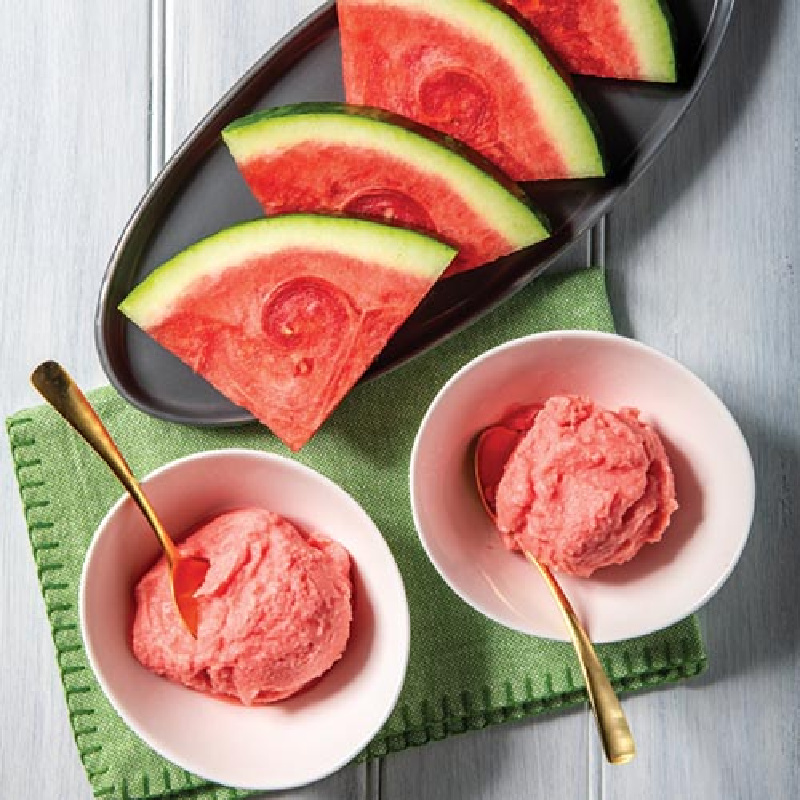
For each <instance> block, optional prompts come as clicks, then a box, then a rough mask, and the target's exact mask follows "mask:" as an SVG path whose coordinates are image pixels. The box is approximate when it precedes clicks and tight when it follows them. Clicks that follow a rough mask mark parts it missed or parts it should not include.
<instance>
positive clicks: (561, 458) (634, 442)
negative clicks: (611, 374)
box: [497, 396, 678, 577]
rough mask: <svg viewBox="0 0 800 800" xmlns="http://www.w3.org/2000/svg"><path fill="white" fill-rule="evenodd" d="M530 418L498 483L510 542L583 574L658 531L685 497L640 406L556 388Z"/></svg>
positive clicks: (625, 554)
mask: <svg viewBox="0 0 800 800" xmlns="http://www.w3.org/2000/svg"><path fill="white" fill-rule="evenodd" d="M530 425H531V426H530V429H529V430H528V431H527V433H526V434H525V435H524V437H523V438H522V439H521V440H520V442H519V444H518V445H517V446H516V448H515V449H514V451H513V453H512V454H511V457H510V458H509V460H508V462H507V464H506V466H505V469H504V471H503V476H502V478H501V480H500V484H499V486H498V488H497V525H498V528H499V529H500V532H501V535H502V536H503V539H504V542H505V543H506V545H507V546H508V547H509V548H510V549H512V550H525V551H527V552H529V553H531V555H533V556H535V557H536V558H537V559H538V560H539V561H541V562H542V563H543V564H547V565H548V566H549V567H551V568H552V569H554V570H556V571H559V572H564V573H567V574H570V575H578V576H583V577H586V576H589V575H591V574H592V573H593V572H594V571H595V570H597V569H600V568H602V567H607V566H610V565H612V564H622V563H625V562H626V561H629V560H630V559H632V558H633V557H634V556H635V555H636V554H637V553H638V552H639V550H641V548H642V547H643V546H644V545H645V544H646V543H648V542H657V541H659V540H660V539H661V537H662V535H663V533H664V531H665V530H666V528H667V525H668V524H669V520H670V516H671V515H672V513H673V512H674V511H675V509H677V507H678V504H677V502H676V500H675V480H674V477H673V473H672V469H671V468H670V465H669V462H668V460H667V454H666V451H665V449H664V445H663V443H662V441H661V439H660V438H659V436H658V434H657V433H656V431H655V430H654V429H653V428H652V427H651V426H650V425H648V424H647V423H645V422H643V421H642V420H641V419H640V418H639V411H638V410H636V409H634V408H622V409H620V410H619V411H616V412H615V411H609V410H607V409H604V408H601V407H599V406H597V405H596V404H595V403H594V402H593V401H591V400H589V399H588V398H585V397H576V396H555V397H551V398H550V399H549V400H547V402H545V403H544V405H543V406H541V408H540V409H539V410H538V411H536V412H535V413H534V414H533V415H532V419H531V422H530Z"/></svg>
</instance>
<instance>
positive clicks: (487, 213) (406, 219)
mask: <svg viewBox="0 0 800 800" xmlns="http://www.w3.org/2000/svg"><path fill="white" fill-rule="evenodd" d="M431 135H433V136H438V138H439V139H440V140H442V141H441V142H439V141H436V140H435V139H434V138H431ZM223 138H224V139H225V142H226V143H227V145H228V148H229V149H230V151H231V154H232V155H233V157H234V159H235V160H236V163H237V165H238V166H239V169H240V170H241V172H242V175H243V176H244V178H245V180H246V181H247V184H248V185H249V186H250V189H251V190H252V191H253V194H254V195H255V196H256V198H257V199H258V201H259V202H260V203H261V205H262V207H263V208H264V211H265V213H266V214H267V215H272V214H282V213H287V212H321V213H342V214H345V215H347V216H352V217H361V218H366V219H374V220H376V221H379V222H388V223H393V224H398V225H401V226H403V227H408V228H412V229H414V230H418V231H422V232H424V233H429V234H431V235H433V236H435V237H436V238H438V239H441V240H442V241H446V242H448V243H449V244H451V245H453V246H454V247H456V248H457V249H458V251H459V252H458V256H457V257H456V259H455V261H453V263H452V264H451V265H450V267H448V269H447V272H446V273H445V275H448V276H449V275H453V274H455V273H456V272H462V271H464V270H468V269H472V268H473V267H478V266H480V265H481V264H485V263H487V262H489V261H494V260H495V259H496V258H499V257H500V256H504V255H506V254H508V253H511V252H513V251H515V250H519V249H520V248H522V247H526V246H527V245H531V244H534V243H536V242H538V241H541V240H542V239H544V238H546V237H547V235H548V232H547V228H545V226H544V224H543V223H542V221H541V220H540V219H539V217H538V216H537V215H536V214H535V213H534V211H533V210H532V209H531V208H530V207H529V206H528V205H527V203H526V201H525V199H524V195H523V194H522V192H521V191H520V190H519V188H518V187H517V186H516V185H515V184H513V183H512V182H511V181H509V180H508V179H504V180H501V179H499V177H498V178H496V177H493V175H491V174H489V172H487V171H486V170H484V169H481V168H480V167H479V166H478V165H476V164H474V163H472V161H470V160H469V159H468V158H467V157H465V155H464V154H462V153H461V152H460V150H461V149H460V148H458V147H456V145H455V143H452V142H451V143H449V144H446V143H445V141H444V140H445V139H446V137H443V136H441V134H435V133H434V132H433V131H430V132H428V133H426V132H424V131H422V130H416V129H414V128H413V127H409V126H408V125H407V124H402V123H401V120H400V118H398V117H397V116H396V115H393V114H388V113H386V112H383V111H378V110H375V109H364V108H356V107H351V106H346V105H343V104H341V103H303V104H299V105H294V106H286V107H282V108H274V109H270V110H269V111H263V112H260V113H257V114H253V115H251V116H249V117H244V118H243V119H240V120H237V121H236V122H234V123H233V124H231V125H230V126H229V127H228V128H226V129H225V131H224V132H223ZM481 161H483V159H481ZM298 176H302V178H301V179H300V180H298Z"/></svg>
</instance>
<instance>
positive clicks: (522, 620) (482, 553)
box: [411, 331, 755, 642]
mask: <svg viewBox="0 0 800 800" xmlns="http://www.w3.org/2000/svg"><path fill="white" fill-rule="evenodd" d="M554 394H583V395H588V396H589V397H591V398H592V399H594V400H595V401H596V402H598V403H599V404H601V405H603V406H606V407H608V408H611V409H616V408H619V407H620V406H625V405H627V406H635V407H636V408H639V409H640V410H641V412H642V419H644V420H645V421H646V422H650V423H651V424H653V425H654V426H655V427H656V429H657V430H658V431H659V433H660V434H661V436H662V438H663V440H664V443H665V446H666V448H667V454H668V456H669V458H670V462H671V464H672V468H673V471H674V473H675V480H676V492H677V499H678V502H679V504H680V509H679V510H678V511H677V512H676V513H675V514H674V515H673V518H672V521H671V523H670V526H669V528H668V530H667V532H666V533H665V534H664V538H663V540H662V541H661V542H660V543H658V544H656V545H646V546H645V548H644V549H643V550H642V551H641V552H640V553H639V554H638V555H637V556H636V558H634V559H633V560H632V561H630V562H628V563H627V564H625V565H622V566H615V567H608V568H606V569H602V570H598V571H597V572H595V573H594V574H593V575H592V577H590V578H575V577H570V576H559V577H560V582H561V584H562V586H563V588H564V590H565V591H566V592H567V594H568V596H569V597H570V599H571V600H572V602H573V605H574V606H575V610H576V611H577V612H578V614H579V616H580V617H581V619H582V620H583V621H584V624H585V625H586V627H587V630H588V633H589V635H590V636H591V637H592V639H593V640H594V641H596V642H608V641H616V640H620V639H626V638H629V637H632V636H638V635H641V634H645V633H649V632H651V631H654V630H657V629H659V628H664V627H666V626H668V625H669V624H671V623H673V622H676V621H677V620H679V619H681V618H683V617H685V616H686V615H688V614H690V613H692V612H693V611H695V610H696V609H697V608H699V607H700V606H701V605H703V604H704V603H705V602H706V601H707V600H708V599H709V598H710V597H711V596H712V595H713V594H714V593H715V592H716V591H717V590H718V589H719V587H720V586H721V585H722V583H723V582H724V581H725V579H726V578H727V577H728V575H729V574H730V572H731V570H732V569H733V567H734V565H735V564H736V562H737V560H738V559H739V556H740V554H741V552H742V548H743V547H744V544H745V541H746V539H747V536H748V533H749V530H750V525H751V522H752V518H753V509H754V501H755V483H754V475H753V464H752V461H751V458H750V454H749V452H748V448H747V445H746V443H745V440H744V438H743V436H742V434H741V432H740V430H739V428H738V426H737V425H736V422H735V421H734V419H733V417H732V416H731V415H730V413H729V412H728V410H727V409H726V408H725V406H724V405H723V404H722V402H721V401H720V400H719V399H718V398H717V397H716V395H715V394H714V393H713V392H712V391H711V390H710V389H709V388H708V387H707V386H706V385H705V384H704V383H703V382H702V381H701V380H700V379H699V378H697V377H696V376H694V375H693V374H692V373H691V372H690V371H689V370H688V369H686V368H685V367H683V366H681V365H680V364H679V363H678V362H676V361H675V360H673V359H671V358H669V357H667V356H665V355H663V354H662V353H659V352H657V351H656V350H653V349H652V348H650V347H646V346H645V345H642V344H639V343H638V342H635V341H633V340H631V339H627V338H624V337H622V336H616V335H613V334H606V333H595V332H587V331H558V332H553V333H544V334H537V335H533V336H528V337H526V338H523V339H518V340H516V341H512V342H509V343H507V344H504V345H502V346H500V347H497V348H495V349H493V350H490V351H489V352H487V353H485V354H483V355H482V356H480V357H479V358H476V359H475V360H474V361H472V362H471V363H469V364H467V365H466V366H465V367H464V368H463V369H461V370H460V371H459V372H458V373H457V374H456V375H454V376H453V377H452V378H451V379H450V380H449V381H448V383H447V384H446V385H445V386H444V387H443V388H442V390H441V391H440V392H439V394H438V395H437V397H436V398H435V400H434V401H433V403H432V405H431V407H430V408H429V410H428V412H427V414H426V416H425V418H424V420H423V422H422V425H421V427H420V429H419V433H418V435H417V438H416V441H415V443H414V448H413V451H412V456H411V499H412V506H413V512H414V520H415V523H416V527H417V530H418V532H419V536H420V539H421V540H422V544H423V546H424V547H425V549H426V551H427V553H428V556H429V557H430V559H431V561H432V562H433V564H434V565H435V566H436V568H437V569H438V571H439V573H440V574H441V576H442V577H443V578H444V580H445V581H446V582H447V583H448V584H449V585H450V587H451V588H452V589H453V591H454V592H456V594H458V595H459V596H460V597H461V598H462V599H464V600H465V601H466V602H467V603H469V604H470V605H472V606H474V607H475V608H476V609H478V610H479V611H481V612H482V613H484V614H486V615H487V616H488V617H491V618H492V619H494V620H496V621H497V622H500V623H502V624H503V625H506V626H508V627H509V628H514V629H516V630H519V631H523V632H526V633H530V634H534V635H538V636H544V637H548V638H552V639H566V638H567V636H566V632H565V629H564V625H563V622H562V620H561V617H560V615H559V612H558V609H557V607H556V605H555V603H554V602H553V600H552V599H551V598H550V596H549V594H548V591H547V589H546V587H545V585H544V583H543V581H542V580H541V579H540V577H539V575H538V573H537V572H536V571H535V570H534V569H533V568H532V567H531V565H530V564H528V562H527V561H526V560H525V559H524V558H523V557H521V556H520V555H518V554H514V553H511V552H509V551H508V550H506V549H505V547H504V546H503V544H502V543H501V541H500V538H499V536H498V534H497V531H496V530H495V528H494V526H493V523H492V522H491V521H490V520H489V519H488V517H487V515H486V513H485V512H484V510H483V507H482V506H481V503H480V501H479V499H478V495H477V492H476V490H475V482H474V477H473V470H472V447H473V443H474V440H475V438H476V436H477V435H478V434H479V432H480V431H481V430H482V429H483V428H484V427H486V426H487V425H489V424H491V423H493V422H495V421H497V420H498V419H499V418H500V417H501V416H502V415H503V413H504V412H505V411H506V410H507V409H508V408H509V407H510V406H512V405H513V404H516V403H531V402H536V401H543V400H545V399H547V398H548V397H550V396H551V395H554Z"/></svg>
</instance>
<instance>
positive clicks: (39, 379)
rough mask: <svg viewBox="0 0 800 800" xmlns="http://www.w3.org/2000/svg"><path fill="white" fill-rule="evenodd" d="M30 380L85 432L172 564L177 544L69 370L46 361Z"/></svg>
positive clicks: (53, 362)
mask: <svg viewBox="0 0 800 800" xmlns="http://www.w3.org/2000/svg"><path fill="white" fill-rule="evenodd" d="M31 383H32V384H33V386H34V388H35V389H36V390H37V391H38V392H39V394H41V395H42V397H44V399H45V400H47V402H48V403H50V405H51V406H53V408H54V409H55V410H56V411H58V413H59V414H61V416H62V417H64V419H65V420H66V421H67V422H68V423H69V424H70V425H71V426H72V427H73V428H74V429H75V430H76V431H77V432H78V433H79V434H80V435H81V436H83V438H84V439H85V440H86V441H87V443H88V444H89V445H90V447H91V448H92V449H93V450H94V451H95V452H96V453H97V455H99V456H100V458H102V459H103V461H105V463H106V464H107V465H108V467H109V468H110V469H111V471H112V472H113V473H114V474H115V475H116V476H117V478H118V479H119V481H120V483H122V485H123V486H124V487H125V488H126V489H127V490H128V493H129V494H130V495H131V497H133V499H134V501H135V502H136V505H138V506H139V508H140V509H141V511H142V514H144V516H145V518H146V519H147V521H148V522H149V523H150V526H151V527H152V528H153V531H154V532H155V534H156V536H157V537H158V539H159V541H160V542H161V545H162V546H163V548H164V552H165V553H166V557H167V561H168V562H169V565H170V567H172V565H173V564H174V562H175V560H176V558H177V551H176V549H175V545H174V544H173V543H172V540H171V539H170V537H169V536H168V534H167V532H166V531H165V530H164V527H163V526H162V525H161V523H160V522H159V520H158V518H157V517H156V514H155V511H154V510H153V507H152V506H151V505H150V502H149V501H148V499H147V497H145V495H144V492H142V490H141V488H140V486H139V483H138V481H137V480H136V478H135V477H134V475H133V473H132V472H131V468H130V467H129V466H128V463H127V462H126V461H125V459H124V458H123V456H122V453H120V451H119V449H118V448H117V446H116V444H114V440H113V439H112V438H111V435H110V434H109V432H108V431H107V430H106V428H105V426H104V425H103V423H102V422H101V421H100V418H99V417H98V416H97V414H96V413H95V411H94V409H93V408H92V406H91V405H90V404H89V401H88V400H87V399H86V396H85V395H84V394H83V392H82V391H81V390H80V389H79V388H78V386H77V384H76V383H75V381H73V380H72V378H71V377H70V375H69V373H68V372H67V371H66V370H65V369H64V368H63V367H62V366H61V365H60V364H57V363H56V362H55V361H45V362H44V363H42V364H39V366H38V367H36V369H35V370H34V371H33V373H32V374H31Z"/></svg>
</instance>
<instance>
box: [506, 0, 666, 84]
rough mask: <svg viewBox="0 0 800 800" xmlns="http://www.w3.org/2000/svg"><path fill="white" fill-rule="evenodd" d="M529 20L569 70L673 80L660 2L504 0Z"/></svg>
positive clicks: (664, 21)
mask: <svg viewBox="0 0 800 800" xmlns="http://www.w3.org/2000/svg"><path fill="white" fill-rule="evenodd" d="M502 3H504V4H505V5H508V6H511V7H512V8H513V9H514V10H516V11H517V12H518V13H519V14H520V15H521V16H522V17H523V18H524V19H526V20H528V21H529V22H530V24H531V26H532V27H533V29H534V30H535V31H536V33H537V35H538V36H539V37H540V38H541V39H542V41H543V42H544V43H545V44H546V45H547V46H548V47H549V48H550V49H551V50H552V52H553V53H555V54H556V55H557V56H558V58H559V59H560V60H561V61H562V62H563V63H564V64H565V65H566V67H567V68H568V69H569V70H570V72H574V73H578V74H582V75H595V76H599V77H606V78H623V79H630V80H641V81H661V82H668V83H671V82H674V81H675V79H676V71H675V54H674V48H673V43H672V36H671V33H670V26H669V21H668V19H667V17H666V15H665V13H664V10H663V8H662V6H661V4H660V2H659V0H581V1H580V2H574V0H502Z"/></svg>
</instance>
